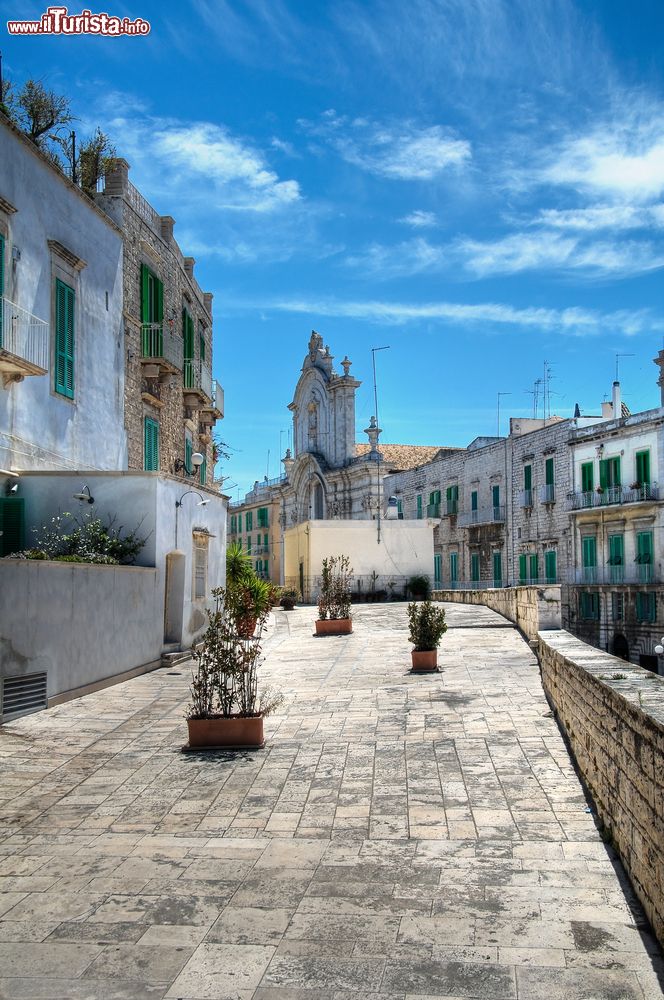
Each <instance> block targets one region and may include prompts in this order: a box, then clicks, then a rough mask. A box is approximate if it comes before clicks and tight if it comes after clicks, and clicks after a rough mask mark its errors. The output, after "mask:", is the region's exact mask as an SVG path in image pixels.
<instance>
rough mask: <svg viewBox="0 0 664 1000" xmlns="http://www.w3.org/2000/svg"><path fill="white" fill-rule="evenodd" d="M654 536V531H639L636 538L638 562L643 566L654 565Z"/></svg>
mask: <svg viewBox="0 0 664 1000" xmlns="http://www.w3.org/2000/svg"><path fill="white" fill-rule="evenodd" d="M652 557H653V535H652V531H639V532H638V534H637V536H636V561H637V562H638V563H641V564H644V565H645V564H648V563H652V561H653V558H652Z"/></svg>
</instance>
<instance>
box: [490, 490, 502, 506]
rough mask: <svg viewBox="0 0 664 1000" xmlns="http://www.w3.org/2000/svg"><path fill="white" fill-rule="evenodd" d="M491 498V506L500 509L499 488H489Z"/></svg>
mask: <svg viewBox="0 0 664 1000" xmlns="http://www.w3.org/2000/svg"><path fill="white" fill-rule="evenodd" d="M491 497H492V499H493V506H494V507H500V486H493V487H492V488H491Z"/></svg>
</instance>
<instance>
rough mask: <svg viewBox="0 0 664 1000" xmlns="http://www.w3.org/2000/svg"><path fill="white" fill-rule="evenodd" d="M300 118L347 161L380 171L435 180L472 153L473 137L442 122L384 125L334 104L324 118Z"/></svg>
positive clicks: (386, 174) (464, 162)
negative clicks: (462, 136)
mask: <svg viewBox="0 0 664 1000" xmlns="http://www.w3.org/2000/svg"><path fill="white" fill-rule="evenodd" d="M299 124H300V126H301V127H302V128H304V129H305V130H306V131H307V132H309V133H310V134H311V135H314V136H317V137H319V138H321V139H324V140H325V141H326V142H328V143H329V144H330V145H331V146H332V147H333V148H334V149H336V151H337V152H338V153H339V155H340V156H341V157H342V158H343V159H344V160H346V162H347V163H352V164H354V165H355V166H357V167H360V168H361V169H362V170H366V171H367V172H368V173H372V174H376V175H378V176H380V177H390V178H394V179H395V180H432V179H433V178H434V177H438V176H439V175H440V174H441V173H443V172H444V171H447V170H449V169H450V168H461V167H464V166H466V165H467V164H468V162H469V161H470V159H471V148H470V143H469V142H468V141H467V140H466V139H460V138H458V137H457V136H456V133H455V132H454V131H453V130H452V129H449V128H444V127H443V126H442V125H432V126H430V127H429V128H422V127H418V126H416V125H413V124H412V123H411V122H402V123H401V124H399V125H392V126H388V125H381V124H378V123H376V122H371V121H368V120H367V119H365V118H355V119H353V120H351V119H349V118H347V117H344V116H340V115H337V113H336V112H335V111H334V110H333V109H329V110H328V111H325V112H324V113H323V115H322V117H321V121H320V122H311V121H307V120H306V119H301V120H300V122H299Z"/></svg>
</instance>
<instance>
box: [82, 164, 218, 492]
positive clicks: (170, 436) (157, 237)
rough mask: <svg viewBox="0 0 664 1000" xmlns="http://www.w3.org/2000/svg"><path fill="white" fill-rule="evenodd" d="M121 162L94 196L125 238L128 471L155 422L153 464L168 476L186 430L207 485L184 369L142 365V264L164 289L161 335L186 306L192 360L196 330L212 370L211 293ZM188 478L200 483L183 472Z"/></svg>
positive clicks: (210, 467)
mask: <svg viewBox="0 0 664 1000" xmlns="http://www.w3.org/2000/svg"><path fill="white" fill-rule="evenodd" d="M127 171H128V167H127V164H126V163H125V161H123V160H118V161H116V169H115V170H114V171H113V172H112V173H110V174H108V175H107V177H106V188H105V193H104V194H98V195H96V201H97V203H98V205H99V206H100V207H101V208H103V209H104V211H105V212H107V213H108V215H109V216H110V217H111V218H112V219H114V221H116V222H117V224H118V225H119V226H120V228H121V229H122V232H123V242H124V279H123V297H124V328H125V345H124V346H125V361H126V364H125V399H124V403H125V426H126V430H127V450H128V468H129V469H143V468H144V419H145V418H146V417H151V418H152V419H153V420H156V421H158V423H159V469H160V471H162V472H167V473H169V474H170V475H182V473H181V472H176V470H175V463H176V461H177V460H178V459H180V460H182V459H184V453H185V443H184V442H185V432H189V433H190V434H191V438H192V445H193V450H194V451H199V452H201V453H202V454H203V455H204V456H205V457H206V459H207V477H206V485H208V486H212V485H213V476H214V463H213V461H212V440H211V432H210V430H209V428H207V429H206V428H204V427H203V425H202V424H201V423H200V422H199V414H198V412H197V411H196V410H195V409H191V408H189V407H187V406H185V401H184V393H183V376H182V371H178V372H175V373H173V374H168V375H163V374H162V375H161V376H160V377H159V378H146V377H145V372H146V369H145V366H144V365H143V364H142V363H141V264H145V265H146V266H147V267H149V269H150V270H151V271H152V272H153V273H154V274H155V275H156V276H157V277H158V278H159V280H160V281H161V282H162V283H163V286H164V322H163V328H164V334H166V333H167V331H168V332H170V333H172V334H173V335H174V336H175V337H179V338H182V310H183V307H186V309H187V311H188V312H189V314H190V315H191V317H192V319H193V322H194V349H195V362H196V363H198V362H199V360H200V358H199V332H200V333H202V334H203V338H204V341H205V362H206V365H207V367H209V368H212V315H211V303H212V296H211V295H209V294H208V293H204V292H203V291H202V290H201V289H200V287H199V286H198V283H197V282H196V280H195V278H194V273H193V272H194V260H193V258H190V257H183V255H182V252H181V250H180V247H179V246H178V244H177V242H176V241H175V239H174V238H173V224H174V221H173V219H172V218H171V217H170V216H160V215H159V214H158V213H157V212H156V211H155V210H154V209H153V208H152V206H150V205H149V204H148V202H147V201H145V199H144V198H143V197H142V196H141V195H140V193H139V192H138V191H137V189H136V188H134V187H133V185H132V184H131V183H130V182H129V180H128V176H127ZM183 479H186V481H187V482H188V483H191V482H192V481H194V482H198V481H199V480H198V476H196V478H195V479H194V480H192V478H191V477H184V476H183Z"/></svg>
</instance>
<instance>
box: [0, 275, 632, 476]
mask: <svg viewBox="0 0 664 1000" xmlns="http://www.w3.org/2000/svg"><path fill="white" fill-rule="evenodd" d="M1 287H2V286H1V285H0V288H1ZM636 481H637V483H638V484H639V486H650V452H649V451H637V453H636Z"/></svg>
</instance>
